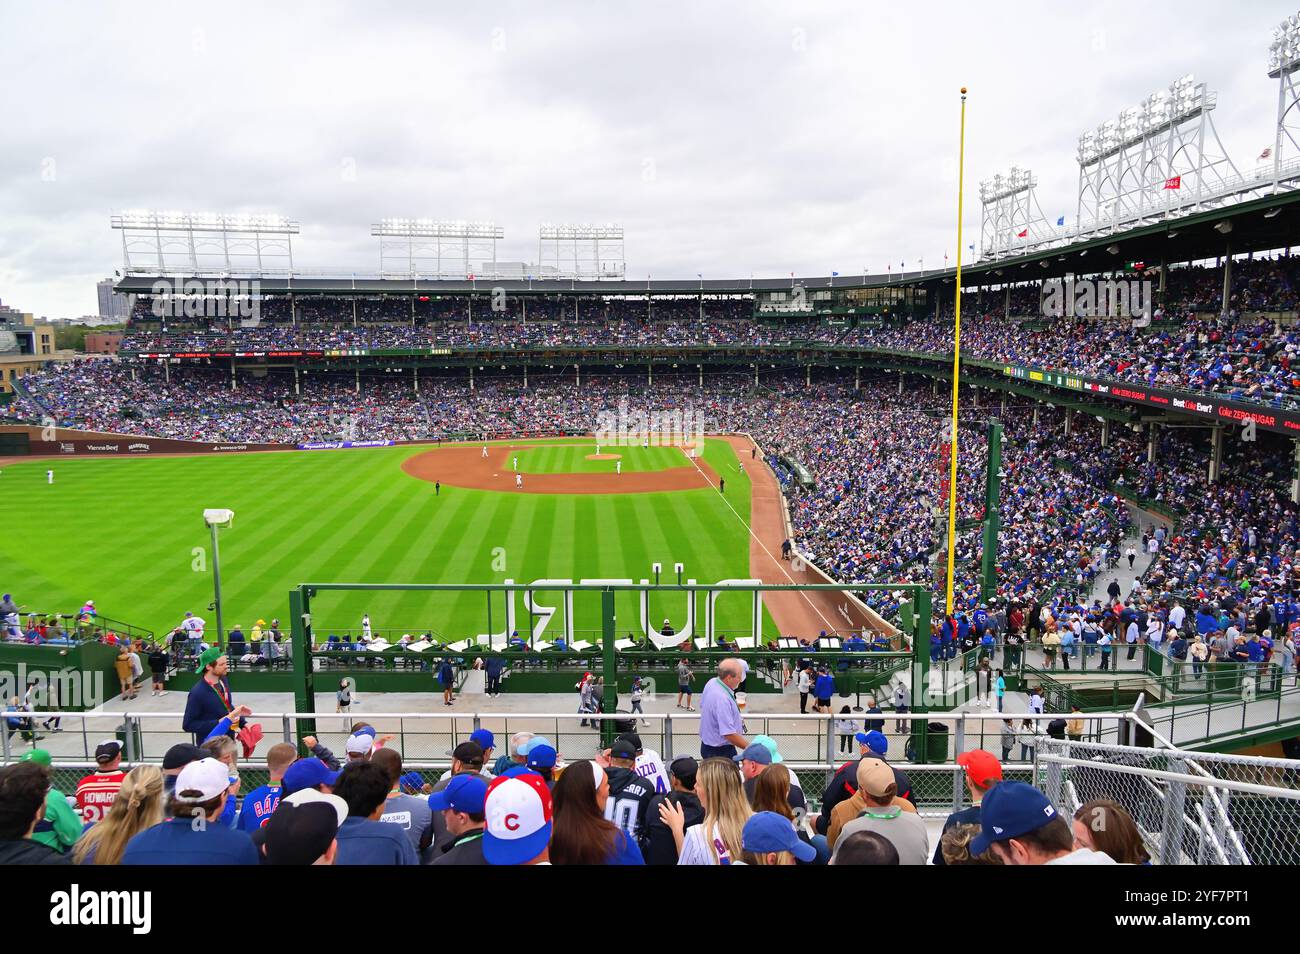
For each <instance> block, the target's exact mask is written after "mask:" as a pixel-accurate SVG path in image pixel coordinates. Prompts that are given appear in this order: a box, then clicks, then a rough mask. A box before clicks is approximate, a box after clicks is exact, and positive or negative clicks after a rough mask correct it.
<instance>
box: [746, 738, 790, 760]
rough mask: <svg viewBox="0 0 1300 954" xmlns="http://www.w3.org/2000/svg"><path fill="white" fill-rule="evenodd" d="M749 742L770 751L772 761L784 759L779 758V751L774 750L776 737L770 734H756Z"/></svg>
mask: <svg viewBox="0 0 1300 954" xmlns="http://www.w3.org/2000/svg"><path fill="white" fill-rule="evenodd" d="M751 742H752V744H754V745H761V746H763V747H764V748H765V749H767V750H768V751H769V752H771V753H772V761H773V762H784V761H785V759H783V758H781V753H780V752H778V751H777V750H776V739H774V738H772V737H771V736H770V735H756V736H754V738H753V739H752V740H751Z"/></svg>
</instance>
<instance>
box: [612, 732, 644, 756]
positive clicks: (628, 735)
mask: <svg viewBox="0 0 1300 954" xmlns="http://www.w3.org/2000/svg"><path fill="white" fill-rule="evenodd" d="M618 737H619V738H620V739H627V740H628V741H629V742H631V743H632V748H634V749H636V750H637V751H638V752H640V751H641V750H642V749H643V748H644V746H643V745H642V744H641V736H639V735H637V734H636V733H635V732H622V733H620V734H619V736H618Z"/></svg>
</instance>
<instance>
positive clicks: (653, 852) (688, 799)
mask: <svg viewBox="0 0 1300 954" xmlns="http://www.w3.org/2000/svg"><path fill="white" fill-rule="evenodd" d="M665 801H670V802H672V804H674V805H680V806H682V813H683V814H684V815H685V816H686V827H687V828H690V827H692V826H694V825H699V824H701V823H702V822H703V821H704V808H703V807H702V806H701V805H700V800H699V799H698V798H697V797H696V796H695V793H694V792H669V793H668V794H666V795H656V796H654V798H652V799H650V802H649V805H648V806H647V808H646V822H645V827H644V828H642V829H641V854H642V855H643V856H644V857H645V863H646V864H648V865H675V864H677V843H676V842H675V841H673V832H672V829H671V828H669V827H668V826H667V825H665V824H664V823H663V822H662V821H661V820H660V819H659V806H660V805H662V804H663V803H664V802H665Z"/></svg>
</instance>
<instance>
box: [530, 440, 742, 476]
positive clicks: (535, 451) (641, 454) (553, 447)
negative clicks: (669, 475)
mask: <svg viewBox="0 0 1300 954" xmlns="http://www.w3.org/2000/svg"><path fill="white" fill-rule="evenodd" d="M600 452H601V453H602V454H618V455H619V457H620V458H621V460H619V461H613V460H587V456H588V455H589V454H594V453H596V445H595V443H594V442H592V443H584V444H549V445H545V446H542V447H530V448H528V449H527V450H520V451H519V452H518V454H513V453H512V454H511V457H518V458H519V472H520V473H523V474H612V473H614V472H615V470H616V468H615V466H614V465H615V464H618V463H622V465H623V473H625V474H630V473H636V472H639V471H656V470H669V469H671V468H673V467H684V466H689V465H690V461H688V460H687V459H686V457H685V455H684V454H682V452H681V450H680V449H678V448H676V447H602V448H601V449H600ZM706 457H707V455H706ZM733 460H734V456H733Z"/></svg>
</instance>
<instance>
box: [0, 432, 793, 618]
mask: <svg viewBox="0 0 1300 954" xmlns="http://www.w3.org/2000/svg"><path fill="white" fill-rule="evenodd" d="M555 443H557V444H565V443H572V439H571V438H569V439H566V440H561V441H557V442H555ZM428 449H429V448H428V447H409V446H408V447H393V448H377V449H359V450H337V451H300V452H284V453H269V454H235V455H231V456H229V457H216V456H207V457H140V458H127V459H118V458H100V459H91V458H82V459H67V460H64V459H58V460H54V461H53V462H52V463H51V462H48V461H45V460H34V461H28V462H23V463H18V464H10V465H8V466H6V467H4V469H3V473H0V589H2V590H3V591H4V592H10V593H13V594H14V599H15V601H16V602H18V603H19V604H21V605H25V606H26V607H27V608H29V609H33V610H39V611H46V612H53V611H60V612H75V610H76V609H77V608H78V607H80V606H81V604H82V603H84V602H85V601H86V600H87V599H93V600H95V604H96V606H97V607H98V608H99V611H100V612H101V613H103V614H104V615H106V616H109V617H113V618H116V619H121V620H125V621H126V622H129V623H134V624H136V625H140V626H145V627H148V628H150V629H153V630H154V631H155V632H158V633H163V632H166V631H167V630H168V629H170V628H171V627H173V626H175V625H176V624H177V623H178V622H179V621H180V619H181V618H182V616H183V615H184V613H185V611H186V610H191V611H193V612H195V613H197V614H199V615H200V616H203V617H204V618H205V619H206V620H207V621H208V624H209V627H211V628H215V625H216V618H215V614H214V613H212V612H211V611H209V610H208V609H207V607H208V604H209V603H210V602H211V600H212V568H211V563H210V560H211V554H210V553H209V552H208V550H209V549H210V547H211V540H210V533H209V531H208V529H207V527H206V526H204V524H203V520H202V511H203V509H204V508H206V507H223V508H229V509H231V510H234V511H235V521H234V526H233V527H232V528H230V529H228V530H222V531H221V537H220V547H221V571H222V572H221V575H222V596H223V601H222V602H223V608H224V618H225V623H226V626H227V628H228V627H229V626H230V625H231V624H234V623H240V624H242V625H243V627H244V630H245V632H247V631H248V629H249V628H250V627H251V626H252V624H253V622H254V621H255V620H256V619H257V618H259V617H261V618H263V619H266V620H268V621H269V620H270V619H271V618H272V617H279V618H280V619H281V620H284V621H287V618H288V615H289V613H288V592H289V589H290V588H291V587H292V586H294V585H296V584H298V583H307V582H312V583H328V582H344V583H499V582H502V581H504V580H505V579H507V578H509V579H513V580H514V581H515V582H517V583H525V582H531V581H532V580H535V579H542V578H559V579H574V580H577V579H581V578H583V577H616V578H617V577H627V578H631V579H633V580H640V579H642V578H646V577H650V576H651V572H650V565H651V564H652V563H654V562H659V563H662V564H663V565H664V571H665V572H664V579H665V582H667V581H669V580H670V579H671V578H672V576H673V574H672V565H673V563H675V562H682V563H684V564H685V565H686V571H687V576H688V577H690V578H694V579H696V580H698V581H699V582H701V583H712V582H716V581H718V580H722V579H729V578H737V577H739V578H744V577H748V576H749V537H748V531H747V530H746V524H747V523H748V520H749V501H750V482H749V478H748V477H747V476H745V475H743V474H741V473H740V472H739V470H738V467H737V461H736V457H735V454H734V452H733V451H732V450H731V448H730V446H729V445H728V444H726V442H724V441H721V440H714V439H710V440H708V441H707V442H706V447H705V450H704V457H705V459H706V460H707V461H708V462H709V463H710V464H711V465H712V466H713V468H714V470H716V471H717V472H718V473H719V474H721V475H722V476H723V477H724V478H726V481H727V495H726V497H727V501H729V502H730V504H731V506H733V507H735V508H736V511H738V513H739V514H740V517H741V518H743V520H744V521H745V523H742V522H741V520H740V519H737V516H736V514H735V513H733V512H732V511H731V509H730V508H729V507H728V506H727V503H726V502H724V501H723V500H722V499H721V495H720V494H719V493H718V492H717V491H716V490H713V489H700V490H689V491H675V492H665V493H652V494H609V495H604V494H601V495H573V494H549V495H548V494H516V493H498V492H493V491H481V490H464V489H461V488H457V487H447V486H444V487H443V488H442V494H441V496H438V497H435V495H434V488H433V485H432V484H431V483H428V482H427V481H422V480H418V479H416V478H414V477H410V476H408V475H407V474H406V473H405V472H403V471H402V469H401V463H402V461H403V460H405V459H406V458H408V457H411V456H413V455H415V454H420V453H424V452H425V451H427V450H428ZM556 450H557V451H560V450H566V449H564V448H559V447H557V448H556ZM624 451H627V452H630V453H629V458H630V459H631V458H633V457H637V458H639V457H642V456H643V455H644V461H643V465H644V466H647V467H649V466H654V465H655V463H656V461H657V460H658V455H659V452H661V451H662V452H663V453H664V454H676V455H677V459H678V461H679V463H678V466H680V462H683V461H685V458H684V457H683V456H682V453H681V451H679V450H675V449H672V448H648V449H647V448H623V449H620V450H619V453H623V452H624ZM651 452H653V453H651ZM525 453H526V454H544V453H546V451H543V450H538V451H528V452H521V461H520V464H521V466H523V464H524V460H523V459H522V458H523V456H524V454H525ZM582 456H583V455H582V454H578V455H577V459H578V460H581V457H582ZM581 463H583V464H591V463H598V462H592V461H581ZM604 463H608V464H611V465H612V463H613V462H612V461H608V462H604ZM51 466H52V467H53V469H54V473H55V483H54V484H53V485H52V486H49V485H47V484H46V481H45V471H46V469H47V468H48V467H51ZM547 597H550V599H547ZM516 599H517V600H518V602H517V604H516V606H517V612H518V614H519V616H518V622H517V625H518V628H519V629H520V630H521V631H523V630H525V628H526V626H527V614H526V610H525V607H524V603H523V596H522V594H518V595H517V596H516ZM537 599H538V602H539V603H542V604H543V605H559V602H560V601H559V594H558V593H556V592H551V593H542V592H539V593H538V597H537ZM598 601H599V597H598V596H594V595H592V596H586V597H585V598H583V597H578V598H577V600H576V602H575V608H574V619H575V627H576V628H577V629H578V630H594V629H595V628H596V626H597V625H598V616H597V606H598ZM685 603H686V597H685V596H684V595H682V594H663V595H654V596H653V597H652V598H651V601H650V622H651V625H658V624H659V623H660V622H661V621H662V620H663V619H664V617H666V616H667V617H670V618H671V619H672V620H673V623H674V625H675V626H676V627H677V628H678V629H680V628H681V627H682V625H683V623H684V622H685V618H686V608H685ZM717 605H718V613H719V617H718V619H719V626H720V627H721V628H722V629H724V630H727V631H732V632H735V631H744V630H746V629H747V628H748V625H749V612H750V611H749V605H748V597H747V596H746V595H743V594H736V595H733V596H724V597H722V598H720V599H719V601H718V604H717ZM312 609H313V616H314V623H315V632H316V634H317V637H318V638H323V637H324V636H325V635H327V634H328V633H329V632H331V631H342V630H345V629H349V628H351V629H357V628H358V627H359V626H360V619H361V614H362V613H364V612H368V613H369V614H370V617H371V621H372V624H373V625H374V627H375V629H376V630H381V631H386V630H398V631H400V632H416V631H419V630H423V629H426V628H431V629H433V630H434V631H436V632H438V633H439V634H441V635H443V636H445V637H447V638H449V639H460V638H464V637H466V636H474V635H478V634H479V633H485V632H487V631H488V629H487V612H488V610H487V597H486V596H485V595H484V594H482V593H460V594H439V595H429V594H419V593H414V592H401V591H396V592H388V593H376V594H368V595H367V594H359V593H358V594H345V593H322V594H321V595H320V596H319V597H318V598H317V599H316V600H315V601H314V602H313V606H312ZM617 612H618V615H619V617H620V623H619V629H620V631H621V634H622V633H625V632H627V631H628V630H635V628H636V625H635V620H636V614H637V610H636V602H635V596H634V595H633V594H624V595H621V596H620V598H619V601H618V606H617ZM492 614H493V616H492V624H493V626H492V628H493V630H494V631H499V630H500V629H501V628H502V626H503V623H504V600H503V597H502V596H500V595H498V596H496V597H495V599H494V601H493V606H492ZM764 617H765V622H764V629H765V631H766V632H767V633H769V634H773V633H775V628H774V627H773V626H772V624H771V621H770V618H768V617H767V616H766V613H765V614H764ZM703 618H704V614H703V599H702V598H701V599H700V606H699V619H700V621H701V625H702V623H703ZM621 620H627V621H628V623H627V624H624V623H623V622H621ZM560 625H561V624H560V621H559V619H558V618H557V619H556V620H554V621H553V622H552V623H551V627H550V629H549V630H548V633H549V634H550V635H551V636H554V635H556V634H558V633H559V631H560V629H559V627H560ZM285 628H286V629H287V626H286V627H285Z"/></svg>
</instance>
